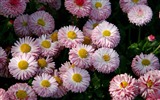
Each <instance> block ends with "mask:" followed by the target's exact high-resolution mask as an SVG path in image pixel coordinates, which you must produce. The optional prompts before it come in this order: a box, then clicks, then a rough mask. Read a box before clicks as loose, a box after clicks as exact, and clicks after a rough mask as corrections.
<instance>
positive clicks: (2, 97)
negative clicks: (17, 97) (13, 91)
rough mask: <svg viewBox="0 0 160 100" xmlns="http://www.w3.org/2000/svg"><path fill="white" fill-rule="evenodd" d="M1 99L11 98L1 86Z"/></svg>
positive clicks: (7, 99)
mask: <svg viewBox="0 0 160 100" xmlns="http://www.w3.org/2000/svg"><path fill="white" fill-rule="evenodd" d="M0 100H9V97H8V94H7V93H6V91H5V90H4V89H2V88H0Z"/></svg>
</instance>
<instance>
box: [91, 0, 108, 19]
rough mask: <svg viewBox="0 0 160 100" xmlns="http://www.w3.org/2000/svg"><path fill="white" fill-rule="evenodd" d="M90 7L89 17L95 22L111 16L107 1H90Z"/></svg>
mask: <svg viewBox="0 0 160 100" xmlns="http://www.w3.org/2000/svg"><path fill="white" fill-rule="evenodd" d="M91 1H92V7H91V12H90V14H89V17H90V18H91V19H95V20H99V21H100V20H105V19H106V18H108V17H109V16H110V15H111V3H110V2H109V0H91Z"/></svg>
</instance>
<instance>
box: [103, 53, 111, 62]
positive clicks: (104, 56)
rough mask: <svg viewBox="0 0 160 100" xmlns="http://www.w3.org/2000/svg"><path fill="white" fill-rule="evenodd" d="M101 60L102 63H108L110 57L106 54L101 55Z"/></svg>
mask: <svg viewBox="0 0 160 100" xmlns="http://www.w3.org/2000/svg"><path fill="white" fill-rule="evenodd" d="M103 59H104V61H106V62H107V61H109V60H110V56H109V55H108V54H105V55H103Z"/></svg>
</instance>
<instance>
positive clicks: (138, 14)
mask: <svg viewBox="0 0 160 100" xmlns="http://www.w3.org/2000/svg"><path fill="white" fill-rule="evenodd" d="M152 16H153V13H152V9H151V8H150V7H149V6H147V5H136V6H134V7H132V8H131V10H130V11H129V12H128V19H129V21H130V22H131V23H133V24H135V25H137V26H143V25H145V24H147V23H149V22H150V21H151V19H152Z"/></svg>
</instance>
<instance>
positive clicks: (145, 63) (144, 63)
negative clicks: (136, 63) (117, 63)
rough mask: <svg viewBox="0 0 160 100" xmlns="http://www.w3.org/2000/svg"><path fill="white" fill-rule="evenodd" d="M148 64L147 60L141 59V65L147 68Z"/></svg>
mask: <svg viewBox="0 0 160 100" xmlns="http://www.w3.org/2000/svg"><path fill="white" fill-rule="evenodd" d="M149 64H150V61H149V60H148V59H143V60H142V65H144V66H148V65H149Z"/></svg>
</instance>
